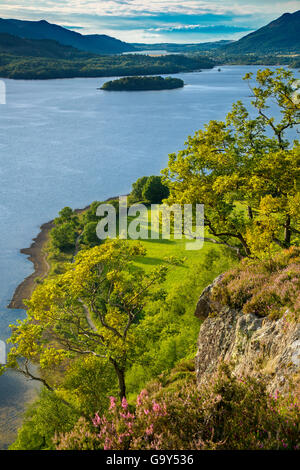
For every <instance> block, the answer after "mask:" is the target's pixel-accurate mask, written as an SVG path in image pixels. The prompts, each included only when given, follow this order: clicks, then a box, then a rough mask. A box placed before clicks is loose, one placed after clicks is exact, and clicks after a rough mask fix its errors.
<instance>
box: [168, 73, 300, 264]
mask: <svg viewBox="0 0 300 470" xmlns="http://www.w3.org/2000/svg"><path fill="white" fill-rule="evenodd" d="M245 79H246V80H251V74H247V75H246V76H245ZM256 82H257V86H256V87H254V88H253V89H252V91H253V95H254V100H253V102H252V104H253V106H254V108H255V110H256V117H252V115H250V113H249V112H248V110H247V109H246V108H245V106H244V105H243V104H242V103H241V102H237V103H236V104H234V105H233V107H232V111H231V112H230V113H229V114H228V115H227V117H226V121H225V122H221V121H210V123H209V124H208V125H206V126H205V128H204V130H199V131H198V132H196V134H195V135H194V137H189V138H188V142H187V148H186V149H185V150H183V151H180V152H179V153H178V154H171V155H170V157H169V164H168V167H167V168H166V169H165V170H163V172H162V173H163V175H164V181H165V183H166V184H167V185H168V186H169V189H170V196H169V199H168V202H169V203H170V204H173V203H177V204H178V203H179V204H184V203H203V204H204V205H205V224H206V226H207V228H208V229H209V231H210V233H211V234H212V235H213V236H214V237H217V238H218V239H220V240H221V241H223V242H225V243H227V244H230V245H233V246H235V247H236V249H237V250H238V251H239V252H240V253H243V254H246V255H248V256H250V255H255V256H258V257H266V256H269V255H270V253H271V252H272V251H273V250H274V249H275V247H276V246H279V247H281V248H284V247H285V248H287V247H289V246H290V245H291V244H296V243H298V238H297V237H298V234H299V228H300V226H299V223H300V221H299V201H300V195H299V181H300V178H299V176H300V175H299V167H300V165H299V157H300V146H299V142H298V141H297V140H295V141H294V142H291V143H290V142H289V141H288V140H287V139H286V136H285V132H286V130H287V129H291V128H293V127H294V126H295V125H296V124H297V122H298V121H299V104H298V103H297V102H296V101H295V100H294V99H293V97H294V91H295V90H294V84H295V78H294V77H293V74H292V72H290V71H287V70H284V69H277V70H276V71H271V70H269V69H266V70H259V71H258V72H257V75H256ZM271 100H272V101H273V102H275V103H276V104H277V106H278V108H279V111H280V114H281V119H280V120H279V121H278V122H275V120H274V118H273V117H271V116H269V115H268V107H269V103H270V101H271ZM270 133H271V136H270Z"/></svg>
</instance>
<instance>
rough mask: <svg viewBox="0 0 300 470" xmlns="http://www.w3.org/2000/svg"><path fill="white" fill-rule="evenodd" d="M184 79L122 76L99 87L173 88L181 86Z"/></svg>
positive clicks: (131, 88) (119, 89)
mask: <svg viewBox="0 0 300 470" xmlns="http://www.w3.org/2000/svg"><path fill="white" fill-rule="evenodd" d="M183 87H184V81H183V80H181V79H180V78H172V77H166V78H163V77H160V76H155V77H124V78H119V79H117V80H110V81H109V82H106V83H104V84H103V86H102V87H101V90H105V91H146V90H173V89H174V88H183Z"/></svg>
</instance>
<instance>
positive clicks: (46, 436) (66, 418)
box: [10, 390, 80, 450]
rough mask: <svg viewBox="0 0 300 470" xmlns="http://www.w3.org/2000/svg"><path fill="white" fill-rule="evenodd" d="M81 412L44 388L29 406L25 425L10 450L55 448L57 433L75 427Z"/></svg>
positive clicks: (24, 421)
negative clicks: (54, 437)
mask: <svg viewBox="0 0 300 470" xmlns="http://www.w3.org/2000/svg"><path fill="white" fill-rule="evenodd" d="M79 416H80V414H79V413H76V411H75V410H74V409H72V408H70V407H69V406H67V405H66V404H65V403H64V402H63V401H62V400H61V399H60V398H59V397H58V396H57V395H55V394H54V393H52V392H49V391H48V390H42V392H41V395H40V398H39V399H38V400H37V401H36V402H35V403H34V404H32V405H30V406H29V408H28V410H27V411H26V413H25V416H24V420H23V425H22V427H21V428H20V430H19V431H18V437H17V439H16V441H15V442H14V444H12V445H11V446H10V450H51V449H54V448H55V446H54V443H53V436H54V435H55V433H65V432H68V431H70V430H71V429H73V427H74V425H75V423H76V422H77V420H78V418H79Z"/></svg>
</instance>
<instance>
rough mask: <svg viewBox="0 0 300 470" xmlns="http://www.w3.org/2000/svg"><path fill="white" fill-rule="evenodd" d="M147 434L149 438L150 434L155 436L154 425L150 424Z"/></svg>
mask: <svg viewBox="0 0 300 470" xmlns="http://www.w3.org/2000/svg"><path fill="white" fill-rule="evenodd" d="M146 434H147V436H150V434H153V424H150V426H149V428H147V429H146Z"/></svg>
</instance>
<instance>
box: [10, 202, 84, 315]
mask: <svg viewBox="0 0 300 470" xmlns="http://www.w3.org/2000/svg"><path fill="white" fill-rule="evenodd" d="M88 208H89V206H86V207H85V208H83V209H75V211H74V212H76V214H80V213H81V212H84V211H85V210H87V209H88ZM54 226H55V225H54V221H53V220H49V222H45V223H44V224H42V225H41V226H40V231H39V233H38V235H37V236H36V237H35V238H33V239H32V243H31V245H30V247H29V248H22V249H21V250H20V253H22V254H24V255H27V259H28V260H29V261H31V263H32V264H33V272H32V273H31V274H29V276H27V277H25V279H24V280H23V281H22V282H21V283H20V284H19V285H18V286H17V287H16V289H15V291H14V293H13V296H12V298H11V300H10V302H9V304H8V305H7V308H9V309H16V310H19V309H20V310H21V309H22V310H23V309H24V310H26V306H25V305H24V302H23V301H24V300H27V299H30V297H31V295H32V293H33V291H34V289H35V287H36V282H35V281H36V279H37V278H40V279H44V278H45V277H46V276H47V275H48V273H49V270H50V266H49V264H48V261H47V253H44V252H43V248H44V246H45V244H46V242H47V241H48V240H49V232H50V230H51V229H52V228H53V227H54Z"/></svg>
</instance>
